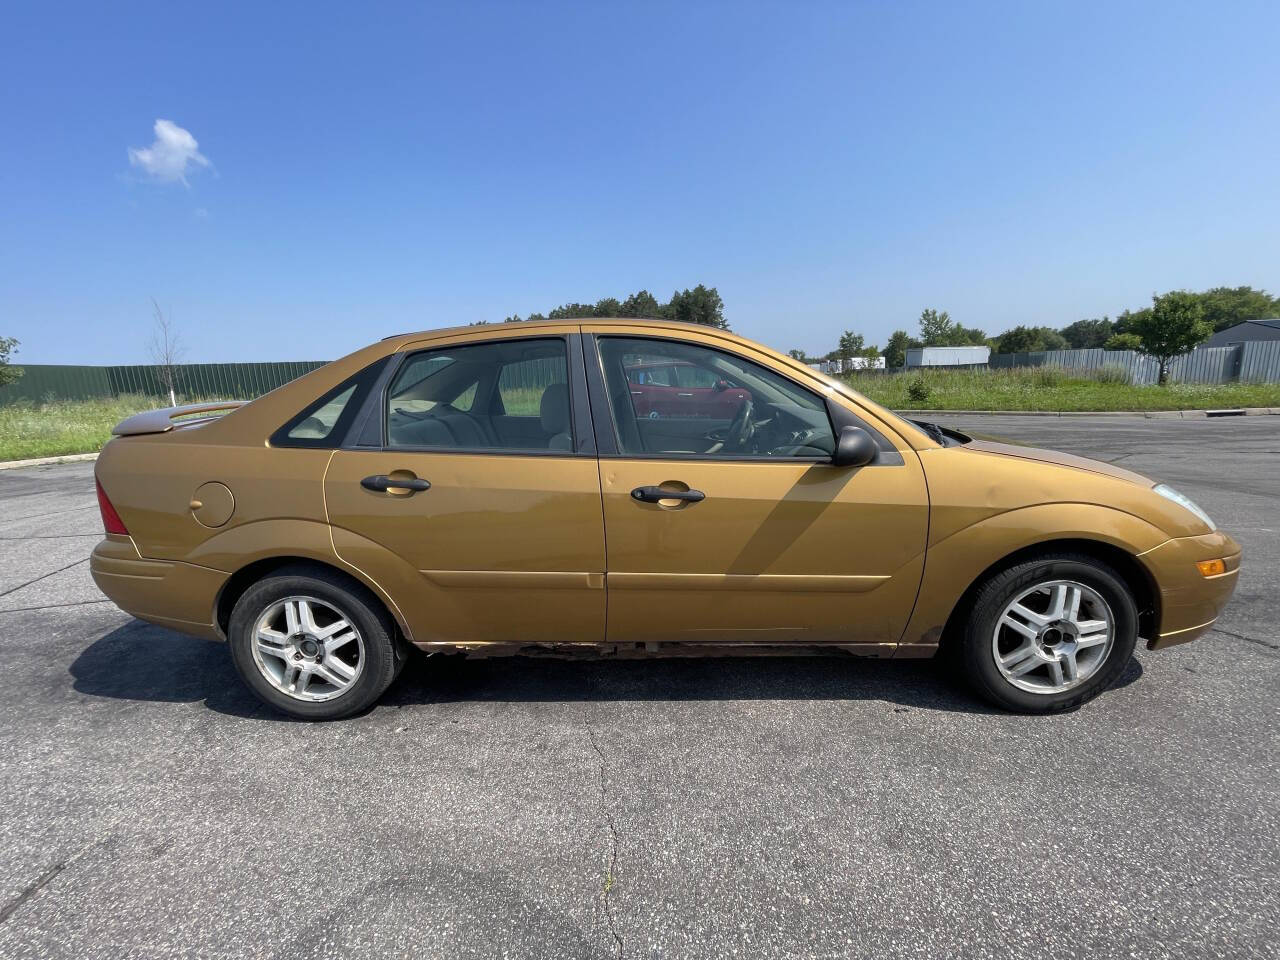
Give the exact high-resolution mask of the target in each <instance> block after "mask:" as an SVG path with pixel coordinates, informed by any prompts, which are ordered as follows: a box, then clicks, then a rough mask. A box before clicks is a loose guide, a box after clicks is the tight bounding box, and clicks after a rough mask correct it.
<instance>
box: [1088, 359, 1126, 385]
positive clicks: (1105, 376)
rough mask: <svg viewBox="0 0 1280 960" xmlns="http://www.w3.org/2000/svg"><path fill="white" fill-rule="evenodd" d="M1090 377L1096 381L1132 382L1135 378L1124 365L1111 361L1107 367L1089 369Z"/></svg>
mask: <svg viewBox="0 0 1280 960" xmlns="http://www.w3.org/2000/svg"><path fill="white" fill-rule="evenodd" d="M1089 379H1090V380H1093V381H1094V382H1095V383H1124V384H1128V383H1132V382H1133V378H1132V377H1131V376H1130V375H1129V371H1128V370H1126V369H1125V368H1124V367H1121V366H1118V365H1117V364H1114V363H1109V364H1107V365H1106V366H1105V367H1099V368H1098V369H1097V370H1090V371H1089Z"/></svg>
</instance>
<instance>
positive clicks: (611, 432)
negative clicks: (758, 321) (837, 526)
mask: <svg viewBox="0 0 1280 960" xmlns="http://www.w3.org/2000/svg"><path fill="white" fill-rule="evenodd" d="M608 338H613V339H617V340H657V341H661V342H665V343H676V344H683V345H692V346H697V347H702V348H703V349H706V350H711V351H713V352H717V353H727V354H728V355H729V356H731V357H736V358H738V359H739V360H742V361H744V362H746V363H750V364H752V365H754V366H757V367H763V368H764V369H765V370H768V371H769V372H770V373H772V374H774V375H775V376H777V377H780V378H781V379H783V380H786V381H787V382H788V383H790V384H791V385H793V386H794V387H796V388H797V389H799V390H803V391H804V392H805V393H806V394H809V395H811V396H813V397H815V398H816V399H817V400H819V401H820V402H821V403H822V406H823V409H824V410H825V411H826V414H827V421H828V423H829V424H830V425H831V435H832V437H834V438H837V439H838V438H839V436H840V431H841V430H842V429H843V428H844V427H846V426H856V427H861V428H862V429H864V430H866V431H867V432H868V433H870V434H871V437H872V439H873V440H875V441H876V446H877V447H878V448H879V450H880V453H879V454H878V455H877V457H876V459H875V460H874V461H873V462H872V463H869V464H867V465H866V466H869V467H879V466H904V465H905V461H904V460H903V458H902V454H901V453H899V452H898V448H897V447H895V446H894V445H893V443H892V442H891V441H890V440H889V439H888V438H887V437H885V436H884V434H883V433H881V432H880V431H879V430H877V429H876V428H875V427H873V426H872V425H871V424H869V423H867V422H866V421H865V420H863V419H862V418H861V417H859V416H858V415H857V414H855V413H853V412H852V411H850V410H846V409H845V408H844V407H842V406H840V405H839V404H836V403H834V402H832V400H831V398H830V397H825V396H823V395H822V394H821V393H819V392H818V391H816V390H814V389H813V388H812V387H809V386H808V385H806V384H803V383H800V382H799V381H797V380H796V379H795V378H794V377H792V376H789V375H788V374H786V373H783V372H782V371H780V370H775V369H774V368H773V367H771V366H768V365H766V364H762V363H760V362H759V361H757V360H753V359H752V358H750V357H746V356H743V355H742V354H740V353H738V352H736V351H734V350H728V349H725V348H724V347H718V346H709V345H707V344H704V343H697V342H694V341H689V340H682V339H680V338H679V337H664V336H656V335H654V334H649V333H640V332H630V331H628V332H627V333H590V334H584V335H583V349H584V351H585V354H586V364H587V385H588V389H589V394H590V400H591V416H592V420H593V421H594V426H595V434H596V443H597V446H598V447H599V448H600V453H599V456H600V458H601V459H614V460H667V461H672V462H676V461H685V462H697V463H772V464H784V463H799V464H805V463H807V464H825V465H828V466H830V465H831V462H832V458H831V457H830V456H827V457H771V456H769V455H768V454H739V455H736V456H735V455H730V456H719V455H716V454H711V455H708V454H705V453H624V452H622V450H621V445H620V441H619V437H618V425H617V422H616V420H615V418H614V415H613V405H612V404H611V403H610V402H609V391H608V388H607V387H606V386H605V379H604V358H603V357H602V356H601V354H600V349H599V345H598V343H597V341H599V340H601V339H608Z"/></svg>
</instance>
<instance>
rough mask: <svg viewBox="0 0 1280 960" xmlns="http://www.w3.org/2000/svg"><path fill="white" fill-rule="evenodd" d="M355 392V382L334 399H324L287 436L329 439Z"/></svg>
mask: <svg viewBox="0 0 1280 960" xmlns="http://www.w3.org/2000/svg"><path fill="white" fill-rule="evenodd" d="M355 392H356V385H355V384H354V383H353V384H352V385H351V386H349V387H347V389H345V390H343V391H342V392H341V393H339V394H338V395H337V396H336V397H334V398H333V399H332V400H324V401H322V402H321V404H320V406H318V407H315V408H313V409H312V410H310V411H308V412H307V416H306V417H305V418H304V419H303V421H302V422H301V423H299V424H298V425H297V426H296V427H293V428H292V429H290V430H289V432H288V433H287V434H285V436H287V437H288V438H289V439H290V440H327V439H328V438H329V436H330V435H331V434H332V433H333V428H334V427H336V426H337V425H338V419H339V418H340V417H341V416H342V411H344V410H346V409H347V404H348V403H350V402H351V397H352V395H354V394H355Z"/></svg>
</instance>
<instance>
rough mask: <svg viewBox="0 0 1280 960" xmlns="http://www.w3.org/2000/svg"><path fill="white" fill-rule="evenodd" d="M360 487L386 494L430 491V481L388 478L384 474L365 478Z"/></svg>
mask: <svg viewBox="0 0 1280 960" xmlns="http://www.w3.org/2000/svg"><path fill="white" fill-rule="evenodd" d="M360 486H362V487H364V488H365V489H366V490H377V491H380V492H382V493H386V492H387V491H388V490H414V491H422V490H430V489H431V481H430V480H420V479H418V478H417V477H412V476H410V477H388V476H387V475H386V474H385V473H379V474H375V475H374V476H372V477H365V478H364V479H363V480H361V481H360Z"/></svg>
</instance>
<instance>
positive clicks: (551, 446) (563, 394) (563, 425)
mask: <svg viewBox="0 0 1280 960" xmlns="http://www.w3.org/2000/svg"><path fill="white" fill-rule="evenodd" d="M538 412H539V415H540V416H541V418H542V430H543V432H544V433H549V434H551V439H550V440H548V441H547V449H548V450H572V449H573V434H572V433H570V432H569V385H568V384H567V383H553V384H550V385H549V386H548V387H547V388H546V389H545V390H543V391H542V402H541V403H540V404H539V405H538Z"/></svg>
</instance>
